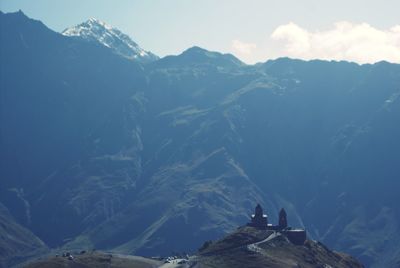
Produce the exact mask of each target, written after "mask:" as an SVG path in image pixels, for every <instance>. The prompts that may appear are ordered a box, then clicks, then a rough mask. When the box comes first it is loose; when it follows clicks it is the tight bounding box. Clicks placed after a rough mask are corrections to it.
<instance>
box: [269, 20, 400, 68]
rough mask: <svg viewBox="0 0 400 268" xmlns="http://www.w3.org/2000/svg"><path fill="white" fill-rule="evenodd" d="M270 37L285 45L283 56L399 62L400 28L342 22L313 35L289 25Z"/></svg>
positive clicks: (298, 27) (278, 29)
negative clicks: (377, 27) (383, 28)
mask: <svg viewBox="0 0 400 268" xmlns="http://www.w3.org/2000/svg"><path fill="white" fill-rule="evenodd" d="M271 38H272V39H273V40H275V41H280V42H281V44H282V45H283V47H282V50H281V52H280V54H281V55H280V56H289V57H293V58H301V59H326V60H348V61H355V62H358V63H373V62H377V61H381V60H386V61H390V62H400V25H396V26H394V27H392V28H390V29H387V30H379V29H376V28H374V27H372V26H370V25H369V24H367V23H361V24H353V23H350V22H346V21H342V22H337V23H335V24H334V27H333V29H331V30H327V31H316V32H310V31H308V30H307V29H304V28H301V27H300V26H298V25H296V24H294V23H289V24H285V25H281V26H279V27H278V28H276V30H275V31H274V32H273V33H272V35H271Z"/></svg>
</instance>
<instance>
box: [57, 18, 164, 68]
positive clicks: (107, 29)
mask: <svg viewBox="0 0 400 268" xmlns="http://www.w3.org/2000/svg"><path fill="white" fill-rule="evenodd" d="M62 34H63V35H65V36H76V37H80V38H83V39H85V40H88V41H95V42H98V43H100V44H102V45H104V46H106V47H109V48H111V49H112V50H113V51H114V52H115V53H117V54H119V55H121V56H123V57H125V58H128V59H133V60H137V61H139V62H142V63H146V62H151V61H155V60H157V59H158V56H156V55H154V54H153V53H151V52H149V51H146V50H144V49H143V48H141V47H140V46H139V45H138V44H137V43H135V42H134V41H133V40H132V39H131V38H130V37H129V36H128V35H126V34H124V33H122V32H121V31H120V30H118V29H116V28H113V27H112V26H110V25H108V24H106V23H105V22H102V21H100V20H98V19H94V18H91V19H89V20H87V21H86V22H83V23H81V24H78V25H76V26H74V27H71V28H67V29H65V30H64V31H63V32H62Z"/></svg>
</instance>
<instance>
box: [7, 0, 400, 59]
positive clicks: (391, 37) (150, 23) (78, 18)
mask: <svg viewBox="0 0 400 268" xmlns="http://www.w3.org/2000/svg"><path fill="white" fill-rule="evenodd" d="M20 9H21V10H22V11H23V12H24V13H25V14H26V15H27V16H29V17H31V18H34V19H38V20H41V21H42V22H43V23H44V24H46V25H47V26H48V27H49V28H51V29H53V30H55V31H58V32H61V31H62V30H64V29H65V28H67V27H70V26H73V25H76V24H79V23H81V22H83V21H86V20H87V19H89V18H97V19H99V20H102V21H104V22H106V23H107V24H110V25H111V26H113V27H116V28H118V29H120V30H121V31H122V32H124V33H126V34H128V35H129V36H130V37H131V38H132V39H133V40H134V41H135V42H137V43H138V44H139V45H140V46H141V47H143V48H144V49H146V50H150V51H152V52H153V53H155V54H157V55H159V56H161V57H163V56H166V55H171V54H172V55H176V54H180V53H181V52H182V51H184V50H186V49H188V48H190V47H192V46H195V45H196V46H200V47H203V48H205V49H208V50H212V51H219V52H222V53H232V54H234V55H235V56H236V57H238V58H239V59H241V60H242V61H244V62H246V63H250V64H252V63H256V62H264V61H266V60H268V59H275V58H278V57H285V56H287V57H291V58H300V59H306V60H309V59H316V58H318V59H326V60H347V61H354V62H358V63H373V62H377V61H381V60H386V61H390V62H397V63H400V16H399V10H400V0H379V1H378V0H335V1H327V0H274V1H272V0H247V1H244V0H201V1H199V0H163V1H162V0H140V1H138V0H130V1H128V0H96V1H92V0H65V1H62V0H35V1H33V0H0V10H1V11H3V12H14V11H18V10H20Z"/></svg>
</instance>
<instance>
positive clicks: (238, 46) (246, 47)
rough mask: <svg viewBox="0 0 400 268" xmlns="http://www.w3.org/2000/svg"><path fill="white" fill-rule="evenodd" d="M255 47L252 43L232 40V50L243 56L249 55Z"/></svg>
mask: <svg viewBox="0 0 400 268" xmlns="http://www.w3.org/2000/svg"><path fill="white" fill-rule="evenodd" d="M256 48H257V45H256V44H254V43H245V42H242V41H240V40H233V41H232V50H233V52H236V53H238V54H240V55H243V56H249V55H251V53H253V51H254V50H255V49H256Z"/></svg>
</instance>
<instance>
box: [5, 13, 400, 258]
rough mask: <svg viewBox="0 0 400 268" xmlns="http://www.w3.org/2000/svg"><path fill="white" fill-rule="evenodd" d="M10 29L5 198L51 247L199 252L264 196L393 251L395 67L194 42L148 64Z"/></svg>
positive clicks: (20, 21) (329, 237) (358, 241)
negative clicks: (256, 58)
mask: <svg viewBox="0 0 400 268" xmlns="http://www.w3.org/2000/svg"><path fill="white" fill-rule="evenodd" d="M0 27H1V33H2V42H1V59H2V62H1V81H0V83H1V87H0V96H1V99H0V101H1V105H0V122H1V124H0V127H1V128H0V131H1V136H0V146H1V150H0V157H1V161H0V178H1V179H0V187H1V188H0V190H1V191H2V194H1V195H0V201H1V202H2V203H3V204H4V205H5V206H6V207H7V209H8V210H9V211H10V214H12V216H13V217H14V218H15V219H16V221H17V222H18V223H19V224H21V225H23V226H25V227H26V228H28V229H29V230H31V231H32V232H33V233H34V234H35V235H37V236H38V237H40V239H42V240H43V241H44V242H45V243H46V244H47V245H49V246H51V247H53V246H62V245H66V246H67V247H71V248H77V247H81V246H90V247H96V248H103V249H113V250H117V251H120V252H129V253H132V252H136V253H139V254H144V255H153V254H168V253H170V251H171V250H185V251H187V250H194V249H195V248H196V247H197V246H198V245H199V244H200V243H201V242H202V241H204V240H207V239H215V238H217V237H219V236H221V235H222V234H223V233H226V232H228V231H231V230H232V229H234V228H235V226H237V225H241V224H243V223H245V222H246V221H247V219H248V211H251V210H252V207H253V206H254V204H255V203H261V204H263V207H264V208H265V209H266V211H269V213H271V215H270V219H271V221H273V222H276V221H277V218H276V215H278V209H280V208H281V207H285V208H287V212H288V215H290V216H289V219H288V220H289V222H290V223H291V224H293V225H296V226H302V227H306V229H307V231H308V233H309V234H310V235H311V237H312V238H315V239H318V240H321V241H323V242H324V243H326V244H327V245H329V246H331V247H332V248H334V249H335V250H342V251H346V252H349V253H351V254H353V255H354V256H356V257H360V258H361V260H362V261H364V262H365V263H367V264H369V265H374V264H375V265H382V263H386V264H387V265H388V266H390V265H392V264H393V263H395V260H396V258H398V254H399V252H398V251H397V249H398V248H399V246H400V245H399V242H398V241H400V240H398V239H395V238H396V237H398V236H399V219H400V213H399V206H398V197H397V192H396V189H398V188H399V186H400V185H399V181H398V180H397V177H396V175H397V174H399V172H400V170H399V166H400V165H398V163H397V161H398V159H400V155H399V152H400V150H399V149H400V142H399V140H398V137H399V134H400V127H399V125H398V124H397V122H398V121H399V119H400V118H399V117H400V110H399V107H400V105H399V98H398V96H400V89H399V86H398V85H399V84H400V66H399V65H396V64H389V63H386V62H380V63H376V64H373V65H361V66H360V65H357V64H353V63H347V62H325V61H310V62H304V61H298V60H291V59H278V60H274V61H268V62H266V63H264V64H259V65H255V66H247V65H244V64H243V63H241V62H240V61H239V60H237V59H236V58H234V57H233V56H232V55H229V54H221V53H217V52H210V51H206V50H204V49H201V48H198V47H194V48H191V49H188V50H187V51H185V52H184V53H182V54H181V55H178V56H169V57H166V58H163V59H160V60H158V61H155V62H152V63H150V64H146V65H145V66H144V67H143V66H142V65H139V64H136V63H135V62H134V61H131V60H128V59H126V58H124V57H121V56H119V55H117V54H116V53H114V52H112V51H111V50H110V49H108V48H106V47H104V46H99V45H98V44H95V43H93V42H90V41H87V40H86V41H85V40H81V39H77V38H71V37H67V36H63V35H61V34H58V33H55V32H53V31H51V30H49V29H47V28H46V27H45V26H44V25H43V24H42V23H40V22H38V21H33V20H30V19H29V18H27V17H26V16H24V15H23V14H22V13H16V14H1V23H0ZM13 189H18V190H17V191H15V190H13ZM21 193H23V195H21ZM15 200H18V202H14V201H15ZM27 208H29V215H30V216H29V217H27V216H26V215H27V213H26V212H27ZM28 218H29V219H28ZM176 230H179V232H180V237H181V241H177V239H176V236H175V234H174V232H175V231H176ZM374 234H376V235H377V236H375V235H374ZM377 237H379V239H377ZM382 237H384V238H385V239H386V240H382V239H380V238H382ZM379 241H382V242H379ZM380 256H384V257H380Z"/></svg>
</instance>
